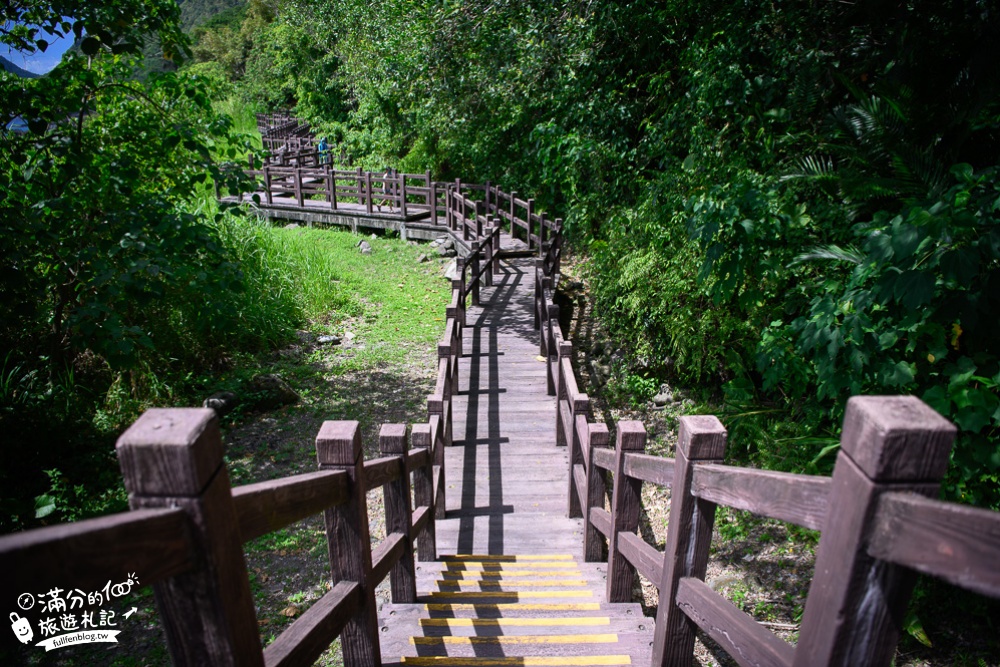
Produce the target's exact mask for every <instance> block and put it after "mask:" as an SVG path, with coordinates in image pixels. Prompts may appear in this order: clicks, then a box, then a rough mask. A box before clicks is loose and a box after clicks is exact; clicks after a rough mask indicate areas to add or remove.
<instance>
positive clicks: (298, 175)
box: [295, 167, 305, 208]
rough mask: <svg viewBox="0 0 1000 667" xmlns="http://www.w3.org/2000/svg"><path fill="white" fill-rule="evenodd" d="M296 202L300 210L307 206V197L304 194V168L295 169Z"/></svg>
mask: <svg viewBox="0 0 1000 667" xmlns="http://www.w3.org/2000/svg"><path fill="white" fill-rule="evenodd" d="M295 201H296V202H297V203H298V205H299V208H302V207H304V206H305V196H304V195H303V194H302V167H295Z"/></svg>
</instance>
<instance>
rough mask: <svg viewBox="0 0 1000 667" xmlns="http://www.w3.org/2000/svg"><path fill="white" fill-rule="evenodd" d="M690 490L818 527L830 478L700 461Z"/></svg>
mask: <svg viewBox="0 0 1000 667" xmlns="http://www.w3.org/2000/svg"><path fill="white" fill-rule="evenodd" d="M691 493H692V494H693V495H695V496H696V497H698V498H702V499H704V500H708V501H711V502H713V503H716V504H718V505H725V506H726V507H734V508H736V509H740V510H746V511H748V512H753V513H754V514H758V515H760V516H765V517H769V518H771V519H778V520H779V521H787V522H789V523H794V524H796V525H798V526H804V527H805V528H810V529H812V530H819V529H820V528H822V527H823V522H824V520H825V519H826V511H827V503H828V499H829V495H830V478H829V477H816V476H813V475H795V474H792V473H786V472H776V471H773V470H754V469H751V468H737V467H734V466H724V465H716V464H699V465H697V466H695V469H694V478H693V479H692V481H691Z"/></svg>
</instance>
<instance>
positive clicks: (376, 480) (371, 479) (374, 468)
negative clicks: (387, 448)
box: [364, 456, 403, 491]
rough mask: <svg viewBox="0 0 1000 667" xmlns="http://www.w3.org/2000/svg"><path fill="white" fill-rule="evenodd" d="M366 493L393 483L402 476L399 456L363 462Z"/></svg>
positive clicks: (401, 464) (401, 462) (401, 461)
mask: <svg viewBox="0 0 1000 667" xmlns="http://www.w3.org/2000/svg"><path fill="white" fill-rule="evenodd" d="M364 467H365V485H366V487H367V488H366V489H365V490H366V491H371V490H372V489H377V488H378V487H380V486H383V485H385V484H388V483H389V482H392V481H395V480H397V479H399V478H400V477H402V476H403V459H402V457H400V456H383V457H382V458H378V459H372V460H370V461H365V463H364Z"/></svg>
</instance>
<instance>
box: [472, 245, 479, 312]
mask: <svg viewBox="0 0 1000 667" xmlns="http://www.w3.org/2000/svg"><path fill="white" fill-rule="evenodd" d="M479 248H480V245H479V241H473V242H472V255H471V257H472V272H471V273H470V274H469V275H470V280H471V281H472V305H473V306H478V305H479V278H477V277H472V276H476V275H477V274H478V273H479Z"/></svg>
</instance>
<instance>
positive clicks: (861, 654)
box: [793, 396, 955, 667]
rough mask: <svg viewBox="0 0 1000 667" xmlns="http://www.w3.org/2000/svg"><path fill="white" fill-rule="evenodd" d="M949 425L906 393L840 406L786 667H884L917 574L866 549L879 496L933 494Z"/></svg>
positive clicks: (943, 465) (941, 469)
mask: <svg viewBox="0 0 1000 667" xmlns="http://www.w3.org/2000/svg"><path fill="white" fill-rule="evenodd" d="M954 437H955V427H954V426H953V425H952V424H951V423H949V422H948V421H947V420H945V419H944V418H943V417H941V415H939V414H938V413H937V412H935V411H934V410H932V409H931V408H930V407H928V406H927V405H926V404H924V403H923V402H922V401H920V400H919V399H918V398H915V397H912V396H855V397H853V398H851V399H850V400H849V401H848V402H847V411H846V413H845V414H844V430H843V432H842V434H841V437H840V452H839V453H838V454H837V464H836V466H835V467H834V470H833V479H832V486H831V489H830V499H829V507H830V511H829V512H827V515H826V516H827V518H826V522H825V524H824V526H823V530H822V535H821V537H820V541H819V546H818V548H817V553H816V570H815V574H814V575H813V580H812V583H811V584H810V586H809V597H808V598H807V600H806V607H805V613H804V614H803V616H802V629H801V631H800V633H799V642H798V645H797V647H796V651H795V660H794V663H793V664H794V665H796V666H797V667H804V666H806V665H825V666H845V667H846V666H848V665H871V666H873V667H879V666H880V665H889V664H890V662H891V661H892V658H893V656H894V655H895V652H896V643H897V641H898V640H899V631H900V627H901V625H902V621H903V616H904V614H905V613H906V605H907V602H908V601H909V598H910V593H911V592H912V589H913V584H914V582H915V579H916V574H915V573H914V572H913V571H912V570H910V569H907V568H904V567H899V566H896V565H892V564H890V563H887V562H884V561H877V560H875V559H873V558H872V557H871V556H869V555H868V553H867V550H866V542H867V535H868V532H869V529H870V528H871V524H872V521H873V519H874V515H875V511H874V510H875V505H876V503H877V502H878V498H879V496H880V495H882V494H883V493H885V492H887V491H911V492H916V493H919V494H922V495H927V496H936V495H937V493H938V487H939V485H940V480H941V478H942V477H943V476H944V473H945V470H946V469H947V467H948V457H949V454H950V452H951V445H952V441H953V439H954Z"/></svg>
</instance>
